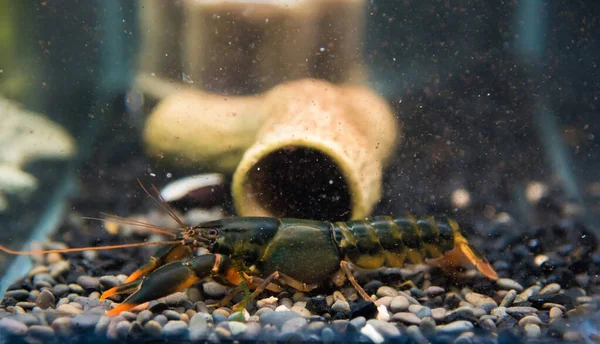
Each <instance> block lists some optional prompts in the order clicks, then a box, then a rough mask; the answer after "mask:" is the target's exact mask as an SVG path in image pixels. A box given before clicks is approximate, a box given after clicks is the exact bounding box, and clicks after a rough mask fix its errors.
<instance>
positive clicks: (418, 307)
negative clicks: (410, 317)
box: [408, 305, 423, 314]
mask: <svg viewBox="0 0 600 344" xmlns="http://www.w3.org/2000/svg"><path fill="white" fill-rule="evenodd" d="M421 308H423V306H421V305H410V306H408V311H409V312H411V313H415V314H417V312H418V311H420V310H421Z"/></svg>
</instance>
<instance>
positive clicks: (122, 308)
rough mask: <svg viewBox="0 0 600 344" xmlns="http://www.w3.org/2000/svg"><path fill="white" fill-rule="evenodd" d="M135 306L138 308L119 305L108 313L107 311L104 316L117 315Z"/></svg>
mask: <svg viewBox="0 0 600 344" xmlns="http://www.w3.org/2000/svg"><path fill="white" fill-rule="evenodd" d="M137 306H138V304H130V303H121V304H119V305H117V307H115V308H113V309H111V310H110V311H107V312H106V315H108V316H113V315H118V314H119V313H121V312H125V311H128V310H130V309H132V308H135V307H137Z"/></svg>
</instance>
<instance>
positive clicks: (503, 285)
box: [496, 278, 523, 292]
mask: <svg viewBox="0 0 600 344" xmlns="http://www.w3.org/2000/svg"><path fill="white" fill-rule="evenodd" d="M496 285H497V286H498V288H500V289H504V290H516V291H517V292H522V291H523V286H522V285H521V284H519V282H517V281H515V280H512V279H510V278H498V280H497V281H496Z"/></svg>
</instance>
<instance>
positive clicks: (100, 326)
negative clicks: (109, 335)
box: [94, 315, 111, 338]
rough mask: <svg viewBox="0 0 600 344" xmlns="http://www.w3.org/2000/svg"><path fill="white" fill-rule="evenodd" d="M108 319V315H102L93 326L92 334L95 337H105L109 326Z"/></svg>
mask: <svg viewBox="0 0 600 344" xmlns="http://www.w3.org/2000/svg"><path fill="white" fill-rule="evenodd" d="M110 319H111V317H109V316H108V315H102V316H100V318H99V319H98V322H97V323H96V326H94V334H95V335H96V337H100V338H104V337H106V331H107V329H108V325H109V324H110Z"/></svg>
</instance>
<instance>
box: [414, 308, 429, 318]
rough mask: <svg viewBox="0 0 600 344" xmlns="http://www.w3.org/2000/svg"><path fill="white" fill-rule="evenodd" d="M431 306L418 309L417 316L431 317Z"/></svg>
mask: <svg viewBox="0 0 600 344" xmlns="http://www.w3.org/2000/svg"><path fill="white" fill-rule="evenodd" d="M431 315H432V314H431V308H429V307H423V308H421V309H419V311H418V312H417V316H418V317H419V318H421V319H423V318H425V317H431Z"/></svg>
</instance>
